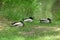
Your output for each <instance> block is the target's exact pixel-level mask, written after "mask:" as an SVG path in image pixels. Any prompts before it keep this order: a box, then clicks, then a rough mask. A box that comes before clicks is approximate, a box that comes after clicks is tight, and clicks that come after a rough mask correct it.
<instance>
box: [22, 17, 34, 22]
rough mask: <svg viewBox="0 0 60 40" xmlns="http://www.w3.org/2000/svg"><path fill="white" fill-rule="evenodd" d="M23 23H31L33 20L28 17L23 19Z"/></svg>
mask: <svg viewBox="0 0 60 40" xmlns="http://www.w3.org/2000/svg"><path fill="white" fill-rule="evenodd" d="M23 21H24V22H33V18H32V17H29V18H25V19H23Z"/></svg>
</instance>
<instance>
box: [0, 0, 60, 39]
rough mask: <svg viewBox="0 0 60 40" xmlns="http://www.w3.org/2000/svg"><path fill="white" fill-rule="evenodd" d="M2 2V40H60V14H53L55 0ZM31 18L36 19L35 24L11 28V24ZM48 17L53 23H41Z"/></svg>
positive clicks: (0, 36) (0, 12)
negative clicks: (40, 20) (41, 19)
mask: <svg viewBox="0 0 60 40" xmlns="http://www.w3.org/2000/svg"><path fill="white" fill-rule="evenodd" d="M1 2H2V3H3V5H2V7H1V10H0V40H60V17H59V16H60V12H56V13H55V14H52V12H51V8H52V5H53V3H54V2H55V0H53V1H52V0H33V1H32V0H10V1H9V0H2V1H1ZM40 2H41V3H42V5H40ZM47 14H48V15H47ZM29 16H32V17H34V22H32V23H26V22H24V23H25V26H23V27H12V26H11V22H14V21H20V20H22V19H23V18H26V17H29ZM47 17H49V18H51V19H52V23H49V24H45V23H39V19H40V18H47ZM53 18H54V19H53Z"/></svg>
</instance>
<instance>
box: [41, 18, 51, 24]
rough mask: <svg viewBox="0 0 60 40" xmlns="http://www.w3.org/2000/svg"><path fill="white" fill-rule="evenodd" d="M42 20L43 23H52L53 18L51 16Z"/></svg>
mask: <svg viewBox="0 0 60 40" xmlns="http://www.w3.org/2000/svg"><path fill="white" fill-rule="evenodd" d="M40 22H41V23H51V19H50V18H47V19H41V20H40Z"/></svg>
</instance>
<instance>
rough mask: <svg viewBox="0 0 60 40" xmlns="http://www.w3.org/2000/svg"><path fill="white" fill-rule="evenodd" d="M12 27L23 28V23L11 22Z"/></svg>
mask: <svg viewBox="0 0 60 40" xmlns="http://www.w3.org/2000/svg"><path fill="white" fill-rule="evenodd" d="M12 25H13V26H24V23H23V22H22V21H20V22H13V23H12Z"/></svg>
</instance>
